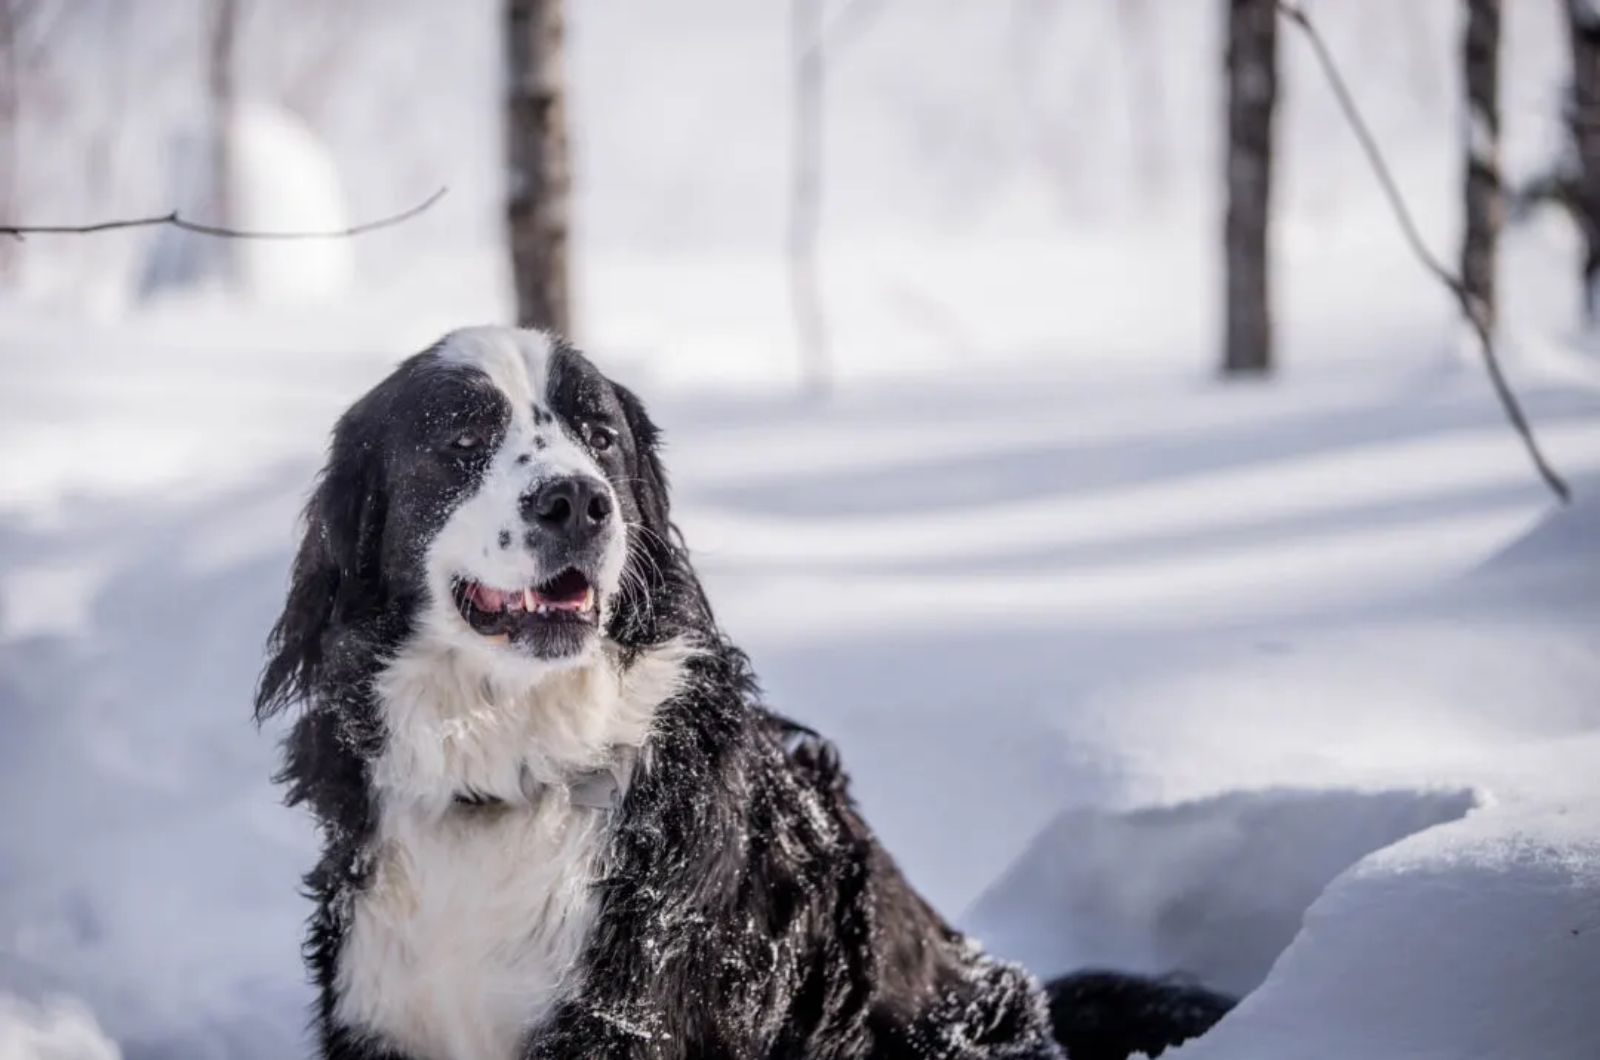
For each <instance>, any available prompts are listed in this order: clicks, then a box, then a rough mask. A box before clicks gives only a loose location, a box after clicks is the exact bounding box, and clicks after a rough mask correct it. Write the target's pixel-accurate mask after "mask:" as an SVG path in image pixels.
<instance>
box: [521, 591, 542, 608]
mask: <svg viewBox="0 0 1600 1060" xmlns="http://www.w3.org/2000/svg"><path fill="white" fill-rule="evenodd" d="M522 606H523V608H524V609H526V610H528V611H532V610H534V609H535V608H538V609H539V610H540V611H543V610H544V608H542V607H539V596H538V594H537V593H535V592H534V591H533V590H532V589H524V590H522Z"/></svg>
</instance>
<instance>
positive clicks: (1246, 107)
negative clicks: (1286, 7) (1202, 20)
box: [1222, 0, 1278, 375]
mask: <svg viewBox="0 0 1600 1060" xmlns="http://www.w3.org/2000/svg"><path fill="white" fill-rule="evenodd" d="M1277 51H1278V21H1277V10H1276V4H1275V2H1274V0H1228V50H1227V82H1228V146H1227V188H1228V205H1227V215H1226V218H1225V219H1224V222H1223V229H1224V233H1223V238H1224V244H1225V250H1226V255H1227V262H1226V266H1227V306H1226V313H1227V321H1226V325H1225V327H1226V330H1225V333H1224V337H1223V355H1222V370H1223V372H1224V373H1225V374H1227V375H1265V374H1267V373H1268V372H1270V371H1272V312H1271V309H1272V307H1271V299H1270V294H1271V291H1270V283H1269V280H1270V278H1271V277H1270V262H1269V260H1268V246H1267V243H1268V230H1269V221H1270V218H1271V198H1272V195H1271V193H1272V115H1273V110H1274V108H1275V106H1276V104H1277V99H1278V54H1277Z"/></svg>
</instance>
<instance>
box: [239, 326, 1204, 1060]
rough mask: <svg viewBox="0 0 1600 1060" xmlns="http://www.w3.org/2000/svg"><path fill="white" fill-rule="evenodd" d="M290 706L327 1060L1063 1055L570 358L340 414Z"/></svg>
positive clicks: (320, 1032)
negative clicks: (865, 807)
mask: <svg viewBox="0 0 1600 1060" xmlns="http://www.w3.org/2000/svg"><path fill="white" fill-rule="evenodd" d="M293 705H300V706H301V707H302V709H301V710H300V712H299V714H298V717H297V718H296V720H295V722H294V724H293V726H292V728H291V729H290V731H289V734H288V736H287V737H286V738H285V740H284V760H283V766H282V769H281V772H280V774H279V776H278V778H277V779H278V780H279V781H280V782H281V783H283V784H285V785H286V787H287V798H288V801H289V802H290V803H291V804H300V805H304V806H306V807H309V809H310V810H311V812H312V814H313V815H314V817H315V819H316V821H317V822H318V825H319V828H320V832H321V838H322V841H323V854H322V857H321V860H320V861H319V863H318V864H317V865H316V867H315V868H314V869H313V870H312V871H311V872H310V874H309V875H308V876H307V877H306V885H307V888H308V891H309V895H310V897H311V898H312V900H313V902H314V913H313V915H312V917H311V920H310V924H309V931H308V938H307V940H306V944H305V954H306V959H307V963H308V966H309V969H310V972H311V976H312V978H313V981H314V983H315V986H316V988H317V990H318V1001H317V1005H316V1011H315V1015H314V1028H315V1034H316V1036H317V1038H318V1041H319V1044H320V1050H321V1056H323V1057H324V1058H326V1060H399V1058H414V1060H535V1058H554V1057H584V1058H623V1057H629V1058H633V1057H640V1058H642V1057H661V1058H669V1057H673V1058H676V1057H683V1058H690V1057H693V1058H708V1060H709V1058H727V1060H751V1058H796V1060H799V1058H813V1057H815V1058H839V1060H853V1058H867V1057H872V1058H881V1060H896V1058H905V1060H911V1058H918V1060H945V1058H948V1060H957V1058H960V1060H1053V1058H1059V1057H1061V1056H1063V1055H1064V1054H1063V1051H1062V1046H1061V1044H1060V1043H1059V1042H1058V1041H1057V1040H1056V1037H1055V1036H1054V1035H1053V1033H1052V1019H1051V1014H1050V1011H1049V1004H1048V1000H1047V997H1046V994H1045V993H1044V991H1043V990H1042V989H1041V988H1040V986H1039V985H1038V983H1037V982H1036V981H1035V980H1034V979H1033V978H1032V976H1030V975H1029V974H1028V973H1027V972H1026V971H1025V970H1023V969H1022V968H1020V967H1017V966H1015V965H1012V964H1009V963H1006V962H1004V961H1001V960H997V959H995V958H993V957H990V956H989V955H987V954H985V953H984V951H983V950H982V949H981V948H980V947H979V946H978V945H977V944H975V943H974V942H973V941H971V940H969V939H967V938H965V937H964V936H962V935H961V934H960V933H958V932H957V931H955V930H954V929H952V928H951V927H950V926H949V925H948V924H946V923H945V922H944V921H943V920H942V919H941V918H940V917H939V915H938V914H937V913H936V912H935V911H934V910H933V909H932V908H931V907H930V906H929V905H928V904H927V903H926V902H925V901H924V900H923V899H922V898H921V897H920V896H919V895H918V894H917V892H916V891H915V890H913V888H912V887H911V886H910V884H909V883H908V882H907V881H906V879H905V878H904V877H903V876H902V875H901V873H900V871H899V869H898V868H897V867H896V866H895V863H894V861H893V860H892V859H891V858H890V856H889V855H888V853H887V852H886V851H885V850H884V849H883V847H882V846H881V845H880V844H879V842H878V841H877V839H876V838H875V837H874V836H873V833H872V831H871V830H870V829H869V828H868V827H867V825H866V823H865V822H864V821H863V820H862V818H861V815H860V814H859V813H858V811H857V809H856V807H855V805H854V804H853V802H852V801H851V799H850V796H849V792H848V786H847V778H846V775H845V773H844V771H843V769H842V768H841V765H840V761H839V756H838V754H837V752H836V750H835V749H834V747H833V746H832V745H831V744H829V743H828V742H827V741H826V740H824V739H823V738H822V737H820V736H818V735H817V734H816V733H814V732H812V731H811V730H809V729H807V728H805V727H803V726H801V725H798V724H796V723H794V722H792V721H789V720H787V719H785V718H783V717H781V716H779V715H777V714H775V713H773V712H771V711H769V710H767V709H766V708H765V707H764V706H762V705H761V702H760V700H759V698H758V694H757V687H756V683H755V680H754V677H753V675H752V673H751V668H750V664H749V662H748V660H747V658H746V657H745V655H744V654H743V653H742V652H741V651H740V650H739V649H738V648H737V647H735V646H734V645H733V644H731V643H730V642H729V640H728V639H727V638H726V637H725V636H724V635H723V633H722V632H721V631H720V629H719V628H718V626H717V623H716V621H715V619H714V618H713V615H712V610H711V607H710V605H709V603H708V602H707V599H706V594H705V592H704V590H703V589H702V587H701V584H700V582H699V580H698V579H697V577H696V576H695V572H694V569H693V567H692V565H691V563H690V559H689V554H688V552H687V550H686V548H685V546H684V545H683V543H682V540H681V537H680V536H679V535H678V533H677V531H676V530H675V528H674V526H673V523H672V519H671V509H670V504H669V498H668V489H667V478H666V474H665V472H664V471H663V468H662V463H661V455H660V449H659V437H658V432H657V429H656V427H655V426H654V425H653V424H652V422H651V421H650V418H649V417H648V415H647V414H646V412H645V408H644V405H643V404H642V403H641V401H640V400H639V398H638V397H637V396H636V395H635V394H634V393H633V392H632V391H630V390H628V389H627V388H626V387H624V386H622V385H620V384H618V383H615V382H612V381H611V380H609V379H608V378H606V377H605V376H604V375H602V374H601V373H600V372H599V371H598V370H597V369H596V368H595V367H594V366H593V365H592V364H591V363H590V362H589V361H588V360H587V359H586V358H585V357H584V356H583V355H582V354H581V353H580V352H578V351H577V350H576V349H575V348H573V347H572V346H571V345H569V344H567V343H566V342H564V341H562V340H560V339H558V338H555V337H553V336H550V335H548V334H545V333H543V332H539V331H532V330H520V329H511V328H494V327H486V328H473V329H467V330H462V331H457V332H454V333H452V334H450V335H448V336H446V337H445V338H444V339H443V340H441V341H440V342H439V343H437V344H436V345H435V346H433V347H432V348H430V349H428V350H426V351H424V352H423V353H420V354H418V355H416V356H413V357H411V358H409V359H408V360H406V361H404V362H402V363H401V364H400V365H399V366H398V367H397V368H396V369H395V370H394V371H393V373H392V374H391V375H389V376H388V377H387V378H386V379H384V380H383V381H382V382H380V383H379V384H378V385H377V386H376V387H374V388H373V389H372V390H371V391H370V392H369V393H368V394H366V395H365V396H364V397H362V398H361V399H360V400H359V401H357V402H356V403H355V404H354V405H353V406H352V407H351V408H350V409H349V410H348V411H347V412H346V413H345V414H344V415H343V416H342V417H341V418H340V419H339V421H338V423H337V425H336V427H335V428H334V431H333V438H332V442H331V445H330V448H329V453H328V460H327V465H326V467H325V468H324V470H323V471H322V473H321V476H320V478H319V480H318V483H317V485H316V487H315V490H314V492H313V494H312V496H311V499H310V501H309V503H308V505H307V509H306V514H305V524H304V536H303V539H302V541H301V544H300V546H299V549H298V552H297V554H296V556H295V559H294V564H293V569H292V573H291V577H290V585H289V590H288V595H287V599H286V601H285V604H284V609H283V612H282V615H281V617H280V618H279V619H278V620H277V623H276V624H275V626H274V627H273V629H272V632H271V634H270V637H269V642H268V658H267V662H266V665H265V667H264V669H263V671H262V675H261V679H260V683H259V687H258V689H257V695H256V702H255V713H256V717H257V720H258V722H259V721H262V720H264V719H266V718H268V717H270V716H272V715H274V714H276V713H278V712H279V711H281V710H283V709H285V708H288V707H290V706H293ZM1101 993H1102V994H1103V993H1104V992H1103V991H1102V992H1101ZM1056 995H1057V996H1058V997H1069V996H1071V988H1070V987H1067V988H1057V990H1056ZM1163 996H1165V995H1163ZM1212 1018H1214V1017H1212ZM1057 1022H1064V1021H1060V1020H1058V1021H1057ZM1146 1022H1147V1023H1148V1021H1146ZM1104 1023H1105V1021H1104V1020H1099V1019H1098V1018H1096V1017H1094V1016H1093V1014H1090V1016H1089V1018H1088V1023H1087V1024H1086V1025H1092V1027H1093V1028H1094V1030H1095V1033H1100V1031H1101V1030H1102V1029H1103V1025H1104ZM1192 1030H1193V1027H1192V1026H1189V1025H1187V1024H1185V1025H1183V1026H1177V1025H1174V1027H1170V1028H1168V1027H1163V1028H1161V1033H1162V1034H1164V1035H1166V1038H1163V1039H1162V1040H1163V1041H1164V1040H1167V1039H1168V1038H1170V1039H1172V1040H1176V1039H1175V1038H1174V1037H1173V1036H1174V1035H1176V1034H1186V1033H1187V1032H1190V1031H1192ZM1070 1048H1071V1042H1068V1049H1070ZM1129 1048H1130V1049H1131V1048H1132V1046H1131V1045H1130V1046H1129Z"/></svg>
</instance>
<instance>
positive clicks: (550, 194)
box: [505, 0, 572, 335]
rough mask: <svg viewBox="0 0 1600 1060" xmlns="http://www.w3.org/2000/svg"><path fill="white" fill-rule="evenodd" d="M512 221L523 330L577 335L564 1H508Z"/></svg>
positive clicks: (509, 213) (509, 208)
mask: <svg viewBox="0 0 1600 1060" xmlns="http://www.w3.org/2000/svg"><path fill="white" fill-rule="evenodd" d="M505 19H506V21H505V34H506V86H507V87H506V144H507V160H508V162H509V164H510V172H509V174H508V183H509V198H508V202H507V209H506V220H507V222H508V225H509V234H510V239H511V268H512V276H513V280H514V282H515V284H516V293H517V321H518V322H519V323H520V324H522V325H523V326H524V327H538V328H549V329H550V330H552V331H555V332H558V333H560V334H563V335H568V334H570V333H571V330H572V305H571V292H570V289H569V280H568V265H567V238H568V237H567V229H568V202H567V200H568V195H569V192H570V189H571V183H572V179H571V173H570V170H569V168H568V158H567V116H566V104H565V100H564V94H563V92H562V83H561V38H562V17H561V0H506V6H505Z"/></svg>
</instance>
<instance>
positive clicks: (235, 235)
mask: <svg viewBox="0 0 1600 1060" xmlns="http://www.w3.org/2000/svg"><path fill="white" fill-rule="evenodd" d="M449 190H450V189H449V188H440V189H438V190H437V191H435V192H434V193H433V194H432V195H429V196H428V197H427V198H426V199H423V200H422V201H421V202H419V203H417V204H416V205H415V206H412V207H410V208H409V209H405V210H401V211H400V212H399V213H397V214H390V215H389V216H388V217H380V218H378V219H377V220H373V221H363V222H362V223H360V224H356V225H351V226H350V227H348V228H337V229H328V230H325V231H309V232H274V231H260V230H252V229H248V228H228V227H225V226H223V225H209V224H205V223H203V222H200V221H191V220H189V219H188V218H186V217H183V216H182V215H180V214H179V213H178V211H177V210H173V211H171V212H170V213H164V214H156V215H154V216H151V217H129V218H123V219H120V220H116V221H96V222H95V223H93V224H86V225H0V235H7V236H13V237H15V238H16V239H22V238H23V237H24V236H37V235H51V236H57V235H76V236H82V235H92V234H93V233H96V232H112V231H115V230H117V229H119V228H155V227H158V226H162V225H165V226H167V227H170V228H181V229H182V230H183V231H185V232H193V233H195V234H196V235H202V236H214V237H216V238H218V239H348V238H349V237H351V236H359V235H363V234H365V233H367V232H374V231H377V230H378V229H380V228H388V227H390V226H391V225H397V224H400V223H401V222H402V221H409V220H411V218H413V217H415V216H417V215H418V214H420V213H422V212H423V211H424V210H427V209H428V208H430V207H431V206H433V204H434V203H436V202H438V201H439V200H440V199H442V198H444V196H445V193H446V192H447V191H449Z"/></svg>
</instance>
